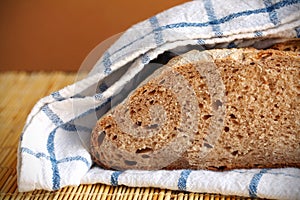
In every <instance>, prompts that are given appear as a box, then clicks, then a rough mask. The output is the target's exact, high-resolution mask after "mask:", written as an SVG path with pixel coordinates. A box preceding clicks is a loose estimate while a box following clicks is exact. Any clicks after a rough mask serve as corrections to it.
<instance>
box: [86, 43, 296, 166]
mask: <svg viewBox="0 0 300 200" xmlns="http://www.w3.org/2000/svg"><path fill="white" fill-rule="evenodd" d="M298 45H299V43H295V44H293V45H292V46H293V47H295V49H293V50H295V51H290V50H291V49H290V50H289V51H283V50H282V49H279V48H280V46H277V47H276V46H275V47H274V49H268V50H256V49H230V50H228V49H224V50H209V51H203V52H200V51H196V50H194V51H191V52H188V53H186V54H184V55H181V56H178V57H176V58H173V59H172V60H171V61H170V62H169V63H168V64H167V65H165V66H164V67H162V68H161V69H159V70H157V71H156V72H155V73H154V74H153V75H151V76H150V77H149V78H148V79H147V80H145V81H144V82H143V83H142V84H141V85H140V86H139V87H138V88H137V89H136V90H135V91H133V92H132V93H131V94H130V95H129V96H128V98H127V99H125V100H124V101H123V102H122V103H121V104H119V105H117V106H116V107H115V108H113V109H112V110H111V111H109V112H108V113H107V114H106V115H105V116H103V117H102V118H101V119H99V121H98V122H97V124H96V126H95V129H94V130H93V133H92V136H91V153H92V157H93V160H94V161H95V162H96V163H97V164H99V165H101V166H103V167H105V168H113V169H146V170H156V169H183V168H185V169H186V168H188V169H213V170H226V169H235V168H265V167H268V168H269V167H300V109H299V106H300V57H299V52H297V49H299V46H298ZM276 48H277V49H279V50H276Z"/></svg>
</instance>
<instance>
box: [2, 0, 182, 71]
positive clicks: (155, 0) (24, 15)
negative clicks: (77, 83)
mask: <svg viewBox="0 0 300 200" xmlns="http://www.w3.org/2000/svg"><path fill="white" fill-rule="evenodd" d="M183 2H187V0H144V1H143V0H125V1H122V0H121V1H120V0H118V1H117V0H107V1H102V0H39V1H38V0H1V1H0V71H3V70H27V71H33V70H44V71H50V70H64V71H76V70H77V69H78V68H79V67H80V65H81V63H82V62H83V60H84V58H85V57H86V56H87V55H88V53H89V52H90V51H91V50H92V49H93V48H94V47H95V46H96V45H97V44H99V43H100V42H102V41H104V40H106V39H107V38H109V37H111V36H113V35H114V34H117V33H120V32H122V31H125V30H126V29H127V28H129V27H130V26H131V25H133V24H135V23H137V22H140V21H142V20H145V19H147V18H149V17H151V16H152V15H154V14H157V13H158V12H161V11H163V10H165V9H168V8H171V7H173V6H175V5H179V4H181V3H183Z"/></svg>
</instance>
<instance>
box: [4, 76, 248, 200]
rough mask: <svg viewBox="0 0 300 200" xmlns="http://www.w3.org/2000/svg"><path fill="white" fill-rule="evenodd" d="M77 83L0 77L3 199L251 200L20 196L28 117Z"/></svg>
mask: <svg viewBox="0 0 300 200" xmlns="http://www.w3.org/2000/svg"><path fill="white" fill-rule="evenodd" d="M75 80H78V77H77V74H76V73H64V72H51V73H44V72H34V73H25V72H4V73H1V74H0V145H1V146H0V189H1V190H0V199H100V200H104V199H108V200H147V199H149V200H150V199H151V200H152V199H153V200H168V199H174V200H177V199H178V200H201V199H205V200H217V199H250V198H243V197H233V196H222V195H218V194H199V193H188V192H179V191H171V190H164V189H158V188H131V187H125V186H118V187H113V186H108V185H104V184H94V185H80V186H78V187H65V188H62V189H61V190H58V191H54V192H48V191H43V190H36V191H33V192H27V193H19V192H18V186H17V171H16V164H17V147H18V141H19V136H20V134H21V132H22V129H23V126H24V124H25V120H26V117H27V115H28V114H29V112H30V110H31V108H32V107H33V106H34V104H35V103H36V102H37V101H38V100H39V99H40V98H41V97H44V96H46V95H48V94H50V93H51V92H53V91H56V90H59V89H61V88H62V87H64V86H66V85H68V84H71V83H73V82H74V81H75Z"/></svg>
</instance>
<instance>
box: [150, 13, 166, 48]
mask: <svg viewBox="0 0 300 200" xmlns="http://www.w3.org/2000/svg"><path fill="white" fill-rule="evenodd" d="M149 22H150V24H151V26H152V28H153V30H154V31H153V32H154V40H155V43H156V45H160V44H162V43H164V40H163V35H162V32H161V30H160V29H158V28H159V23H158V19H157V17H156V16H153V17H151V18H150V19H149Z"/></svg>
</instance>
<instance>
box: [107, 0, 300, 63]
mask: <svg viewBox="0 0 300 200" xmlns="http://www.w3.org/2000/svg"><path fill="white" fill-rule="evenodd" d="M299 2H300V0H283V1H280V2H277V3H274V4H273V5H271V6H269V7H266V8H260V9H255V10H245V11H241V12H236V13H232V14H229V15H227V16H225V17H222V18H220V19H216V20H213V21H208V22H202V23H197V22H193V23H190V22H179V23H175V24H167V25H164V26H160V27H158V28H157V29H154V30H153V31H152V32H150V33H147V34H145V35H143V36H141V37H140V38H138V39H136V40H133V41H132V42H130V43H128V44H126V45H124V46H122V47H121V48H119V49H118V50H116V51H115V52H113V53H112V55H114V54H115V53H118V52H120V51H122V50H123V49H125V48H128V47H129V46H131V45H133V44H134V43H136V42H138V41H140V40H142V39H144V38H145V37H147V36H148V35H151V34H153V32H155V31H163V30H166V29H173V28H186V27H206V26H210V25H219V24H224V23H226V22H229V21H231V20H233V19H236V18H239V17H243V16H250V15H255V14H261V13H269V12H272V11H273V10H277V9H280V8H284V7H287V6H290V5H293V4H297V3H299ZM118 59H120V58H117V59H116V60H118Z"/></svg>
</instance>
